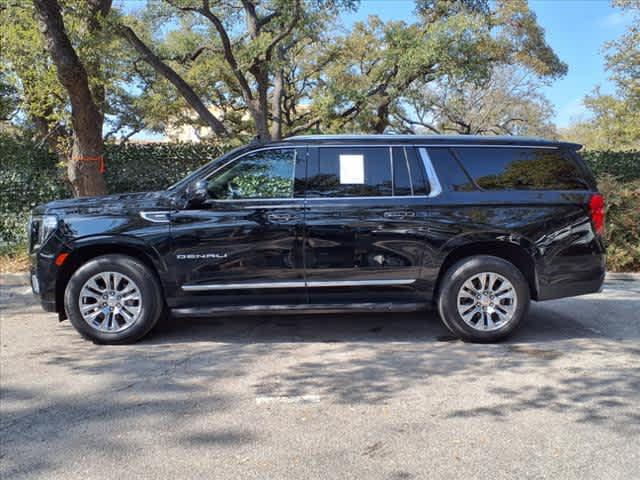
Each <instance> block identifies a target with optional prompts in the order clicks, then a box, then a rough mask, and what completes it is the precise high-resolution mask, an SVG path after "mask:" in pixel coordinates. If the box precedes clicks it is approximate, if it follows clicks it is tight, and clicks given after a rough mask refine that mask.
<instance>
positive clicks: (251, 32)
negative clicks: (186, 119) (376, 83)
mask: <svg viewBox="0 0 640 480" xmlns="http://www.w3.org/2000/svg"><path fill="white" fill-rule="evenodd" d="M354 4H355V0H340V1H338V0H267V1H257V0H237V1H232V2H226V3H222V2H215V3H213V2H209V1H208V0H198V1H196V0H167V1H166V2H165V5H155V4H153V5H151V7H150V9H148V11H147V17H146V18H147V19H148V18H149V17H150V16H151V17H153V18H155V19H156V20H157V21H156V22H154V25H155V32H154V31H144V29H143V28H142V27H143V25H141V22H136V21H135V19H132V18H129V19H127V20H126V21H125V22H123V23H121V24H120V26H119V27H118V31H119V33H120V35H122V37H123V38H125V39H126V40H127V41H128V43H129V45H130V46H131V47H132V48H133V49H135V50H136V51H137V53H138V54H139V55H140V57H141V58H142V59H143V60H144V61H145V62H146V63H147V64H148V65H150V66H151V67H152V68H153V70H154V71H155V73H156V74H157V75H160V76H161V77H163V78H164V79H165V80H166V81H168V82H170V83H171V84H172V85H173V86H174V87H175V88H176V90H177V91H178V92H179V94H180V95H181V96H182V98H183V99H184V100H185V101H186V103H187V104H188V105H189V106H190V107H191V108H193V110H194V111H195V112H197V114H198V116H199V118H200V120H201V121H202V122H203V123H204V124H206V125H208V126H209V127H211V129H212V130H213V132H214V133H215V134H216V135H218V136H221V137H224V136H226V135H228V133H229V132H228V130H227V128H226V126H225V123H226V122H224V121H223V120H221V118H222V117H224V115H225V114H226V113H227V112H229V111H234V110H239V109H245V110H246V111H248V112H249V115H250V116H251V119H252V124H253V129H254V131H255V133H256V135H257V137H258V139H259V140H261V141H266V140H269V139H272V138H273V139H277V138H280V137H281V136H282V133H283V124H284V122H283V102H284V95H285V89H284V77H283V75H284V68H285V58H284V57H285V56H286V54H287V52H288V51H289V50H290V49H291V48H293V47H294V45H295V44H296V43H297V42H299V41H302V40H303V39H304V38H305V34H304V32H305V31H306V28H305V27H309V26H310V25H313V22H312V20H316V19H318V18H319V17H320V16H321V14H322V12H326V11H333V12H336V11H337V9H338V8H345V7H349V6H352V5H354ZM176 22H179V23H180V25H181V26H182V27H183V28H181V29H180V30H174V31H171V32H170V34H169V35H166V36H165V37H166V38H165V40H166V42H165V43H164V44H161V46H160V48H157V47H156V48H154V49H152V48H151V47H150V46H149V45H150V44H151V42H152V39H153V43H155V44H157V43H159V42H158V40H161V39H160V38H158V37H159V34H158V32H159V30H161V29H162V28H163V26H166V25H167V24H175V23H176ZM146 23H147V25H148V22H146ZM186 26H188V27H189V29H188V30H187V29H185V28H184V27H186ZM315 28H320V25H315ZM141 29H142V31H141V32H140V30H141ZM139 32H140V33H139ZM154 33H155V34H156V37H155V38H154ZM307 38H308V37H307ZM176 47H178V48H176ZM185 47H188V48H193V50H191V51H188V50H185ZM154 50H156V51H154ZM162 50H164V51H165V52H167V51H169V52H171V51H172V50H173V52H172V53H173V54H172V55H171V54H170V55H162V52H161V51H162ZM176 50H178V51H180V54H178V55H176V53H178V52H176ZM163 57H164V58H163ZM207 64H208V65H212V64H213V65H215V66H216V67H217V68H216V69H215V70H209V74H205V77H206V78H209V79H210V81H209V82H208V85H207V86H204V88H202V87H200V85H198V84H199V83H200V81H201V80H199V79H198V78H191V79H189V77H193V76H194V75H193V72H194V71H197V72H199V73H203V69H202V65H207ZM212 73H213V78H212ZM233 97H235V99H234V98H233ZM238 98H239V99H240V100H241V103H240V105H239V104H238V102H237V100H236V99H238ZM212 107H215V108H212ZM216 111H217V113H216ZM289 112H291V110H290V109H289Z"/></svg>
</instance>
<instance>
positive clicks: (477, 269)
mask: <svg viewBox="0 0 640 480" xmlns="http://www.w3.org/2000/svg"><path fill="white" fill-rule="evenodd" d="M483 272H492V273H497V274H499V275H502V276H503V277H504V278H506V279H507V280H508V281H509V282H511V284H512V285H513V289H514V290H515V294H516V299H517V301H516V306H515V309H514V312H513V316H512V317H511V319H510V320H509V321H507V322H506V323H504V324H503V325H502V326H500V327H499V328H497V329H496V330H490V331H481V330H480V329H477V328H474V327H472V326H470V325H468V324H467V323H466V322H465V321H464V319H463V318H462V315H461V314H460V313H459V312H458V292H459V291H460V289H461V288H462V286H463V284H464V283H465V282H466V281H467V280H469V279H471V278H473V277H474V276H475V275H477V274H479V273H483ZM530 297H531V296H530V292H529V284H528V283H527V280H526V279H525V278H524V276H523V274H522V272H521V271H520V270H519V269H518V268H517V267H516V266H515V265H513V264H512V263H510V262H508V261H506V260H504V259H502V258H498V257H493V256H490V255H476V256H473V257H468V258H464V259H462V260H460V261H459V262H457V263H456V264H454V265H453V266H451V267H450V268H449V270H447V272H446V273H445V274H444V277H443V279H442V283H441V287H440V292H439V295H438V300H437V302H438V312H439V313H440V318H441V319H442V322H443V323H444V324H445V326H446V327H447V328H448V329H449V330H450V331H451V333H453V334H454V335H455V336H456V337H458V338H460V339H462V340H464V341H466V342H477V343H489V342H496V341H499V340H502V339H504V338H506V337H507V336H509V335H510V334H511V333H512V332H513V331H514V330H515V329H516V328H517V327H518V325H519V324H520V323H521V322H522V320H523V318H524V317H525V315H526V314H527V311H528V309H529V303H530V299H531V298H530ZM463 313H464V312H463ZM496 318H497V317H496Z"/></svg>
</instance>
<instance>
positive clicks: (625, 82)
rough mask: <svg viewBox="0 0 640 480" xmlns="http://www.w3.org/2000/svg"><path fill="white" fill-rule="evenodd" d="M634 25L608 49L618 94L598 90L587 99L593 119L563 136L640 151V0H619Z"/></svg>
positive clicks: (616, 3)
mask: <svg viewBox="0 0 640 480" xmlns="http://www.w3.org/2000/svg"><path fill="white" fill-rule="evenodd" d="M613 5H614V6H617V7H619V8H622V9H623V10H624V11H626V12H628V13H629V14H630V15H631V16H632V18H633V21H632V22H631V23H630V26H629V28H628V30H627V32H626V33H625V34H624V35H623V36H622V37H621V38H619V39H618V40H615V41H613V42H608V43H607V44H606V45H605V48H606V52H607V53H606V56H605V65H606V67H607V69H608V70H609V71H610V78H611V80H612V81H613V83H614V85H615V93H614V94H603V93H602V92H601V90H600V88H599V87H596V88H595V90H594V91H593V93H592V94H591V95H588V96H587V97H586V98H585V99H584V104H585V106H586V107H587V108H588V109H589V110H590V112H591V114H592V118H590V119H588V120H585V121H581V122H574V124H573V125H571V126H570V127H569V128H568V129H567V130H565V131H564V132H563V136H564V137H565V138H567V139H568V140H572V141H577V142H579V143H582V144H584V145H586V146H587V147H588V148H593V149H599V150H633V149H640V0H615V1H614V2H613Z"/></svg>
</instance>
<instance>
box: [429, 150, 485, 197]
mask: <svg viewBox="0 0 640 480" xmlns="http://www.w3.org/2000/svg"><path fill="white" fill-rule="evenodd" d="M428 151H429V158H430V159H431V163H432V164H433V167H434V168H435V170H436V172H437V173H438V178H439V179H440V182H441V183H442V186H443V188H445V189H448V190H453V191H470V190H477V189H476V187H475V186H474V185H473V183H472V182H471V180H470V179H469V177H468V176H467V175H466V174H465V173H464V170H462V168H461V167H460V164H459V163H458V161H457V160H456V158H455V157H454V156H453V154H452V152H451V150H450V149H449V148H429V149H428Z"/></svg>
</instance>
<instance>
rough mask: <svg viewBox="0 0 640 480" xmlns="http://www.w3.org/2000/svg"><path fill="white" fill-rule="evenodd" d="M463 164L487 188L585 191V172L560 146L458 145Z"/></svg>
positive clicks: (456, 151) (459, 156) (477, 181)
mask: <svg viewBox="0 0 640 480" xmlns="http://www.w3.org/2000/svg"><path fill="white" fill-rule="evenodd" d="M454 150H455V153H456V154H457V156H458V158H459V159H460V162H461V163H462V166H463V167H464V168H465V170H466V171H467V172H468V173H469V175H470V176H471V177H472V178H473V180H474V181H475V182H476V183H477V185H478V186H479V187H480V188H483V189H485V190H584V189H585V188H587V186H586V185H585V182H584V179H583V178H582V172H581V171H580V169H579V168H578V166H577V165H576V164H575V163H574V161H573V160H572V159H571V158H570V157H568V156H566V155H564V154H563V152H562V151H561V150H557V149H547V148H545V149H541V148H538V149H536V148H487V147H482V148H472V147H470V148H456V149H454Z"/></svg>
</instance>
